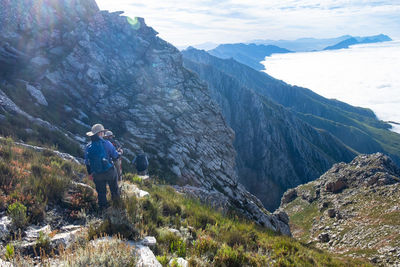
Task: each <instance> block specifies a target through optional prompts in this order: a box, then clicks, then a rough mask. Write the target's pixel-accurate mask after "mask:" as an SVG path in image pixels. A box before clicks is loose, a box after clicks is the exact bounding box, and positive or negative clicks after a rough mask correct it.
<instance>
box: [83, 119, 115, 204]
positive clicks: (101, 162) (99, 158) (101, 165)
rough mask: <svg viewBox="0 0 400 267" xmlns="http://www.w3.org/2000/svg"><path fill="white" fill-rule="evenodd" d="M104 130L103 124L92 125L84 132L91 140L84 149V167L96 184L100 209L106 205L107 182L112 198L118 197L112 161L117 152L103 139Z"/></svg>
mask: <svg viewBox="0 0 400 267" xmlns="http://www.w3.org/2000/svg"><path fill="white" fill-rule="evenodd" d="M104 131H105V130H104V127H103V125H101V124H95V125H93V127H92V129H91V131H90V132H87V133H86V135H87V136H89V137H90V139H91V142H90V143H89V144H88V145H87V146H86V150H85V164H86V168H87V171H88V173H89V175H91V176H92V177H93V182H94V183H95V185H96V191H97V194H98V203H99V207H100V209H101V210H102V209H104V208H106V207H107V197H106V194H107V184H108V186H109V187H110V191H111V196H112V198H113V200H114V199H118V198H119V191H118V183H117V172H116V170H115V167H114V165H113V161H116V160H117V159H118V158H119V154H118V152H117V151H116V150H115V147H114V146H113V145H112V144H111V143H110V142H109V141H107V140H104V139H103V137H104Z"/></svg>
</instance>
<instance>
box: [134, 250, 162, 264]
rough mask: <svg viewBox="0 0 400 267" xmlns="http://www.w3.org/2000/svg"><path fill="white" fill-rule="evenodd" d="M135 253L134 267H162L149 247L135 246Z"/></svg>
mask: <svg viewBox="0 0 400 267" xmlns="http://www.w3.org/2000/svg"><path fill="white" fill-rule="evenodd" d="M136 252H137V257H138V261H137V263H136V267H162V265H161V263H160V262H159V261H158V260H157V258H156V257H155V256H154V253H153V252H152V251H151V250H150V249H149V247H147V246H142V245H136Z"/></svg>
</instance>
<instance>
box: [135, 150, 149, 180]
mask: <svg viewBox="0 0 400 267" xmlns="http://www.w3.org/2000/svg"><path fill="white" fill-rule="evenodd" d="M132 164H134V165H135V164H136V171H137V173H138V175H142V176H144V175H146V171H147V167H148V166H149V160H148V158H147V155H146V154H145V153H144V152H143V150H141V151H140V152H139V153H138V155H137V156H136V157H135V158H134V159H133V160H132Z"/></svg>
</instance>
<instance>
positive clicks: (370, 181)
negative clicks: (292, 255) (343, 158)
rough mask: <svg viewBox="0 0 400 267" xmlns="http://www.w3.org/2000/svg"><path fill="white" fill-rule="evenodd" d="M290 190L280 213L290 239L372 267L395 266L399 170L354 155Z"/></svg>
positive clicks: (377, 157) (378, 157)
mask: <svg viewBox="0 0 400 267" xmlns="http://www.w3.org/2000/svg"><path fill="white" fill-rule="evenodd" d="M295 190H296V192H297V197H295V198H294V199H291V201H283V200H282V204H281V207H280V210H284V211H286V212H287V213H288V215H289V217H290V218H291V229H292V232H293V235H294V236H295V237H297V238H300V239H302V240H303V241H305V242H309V243H315V245H316V246H317V247H319V248H323V249H326V250H329V251H331V252H334V253H342V254H346V255H350V256H352V257H360V258H368V259H369V260H371V262H372V263H375V264H376V263H378V264H380V265H396V266H397V265H399V264H400V261H399V251H398V247H399V246H400V243H399V240H400V234H399V233H400V223H399V222H400V220H399V219H400V208H399V205H398V199H399V197H400V168H399V167H397V166H396V164H395V163H394V162H393V161H392V160H391V159H390V158H389V157H387V156H385V155H383V154H381V153H376V154H372V155H360V156H358V157H356V158H355V159H354V160H353V161H352V162H350V163H349V164H345V163H339V164H335V165H334V166H333V167H332V168H331V169H330V170H329V171H327V172H326V173H325V174H324V175H322V176H321V177H320V178H319V179H317V180H316V181H313V182H311V183H308V184H305V185H301V186H299V187H297V188H296V189H295Z"/></svg>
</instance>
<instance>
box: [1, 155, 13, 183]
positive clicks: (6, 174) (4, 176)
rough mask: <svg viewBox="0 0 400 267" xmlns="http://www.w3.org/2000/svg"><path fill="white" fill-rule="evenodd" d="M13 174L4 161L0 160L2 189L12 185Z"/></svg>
mask: <svg viewBox="0 0 400 267" xmlns="http://www.w3.org/2000/svg"><path fill="white" fill-rule="evenodd" d="M14 177H15V174H14V172H13V170H12V169H11V168H10V166H9V165H8V164H6V163H4V162H2V161H1V162H0V187H1V188H3V189H6V188H9V187H12V186H13V180H14Z"/></svg>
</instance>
